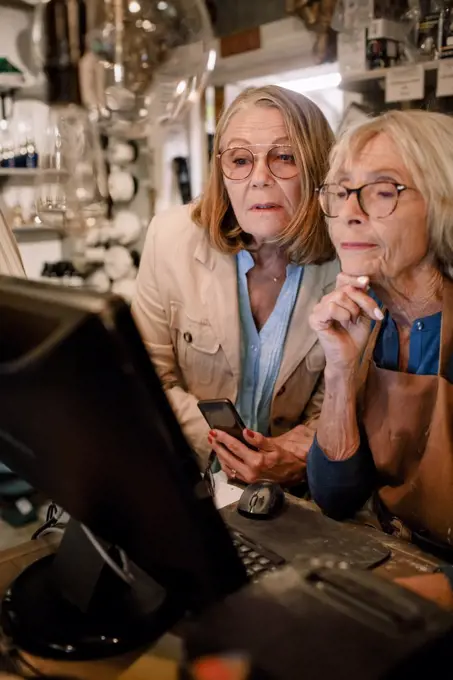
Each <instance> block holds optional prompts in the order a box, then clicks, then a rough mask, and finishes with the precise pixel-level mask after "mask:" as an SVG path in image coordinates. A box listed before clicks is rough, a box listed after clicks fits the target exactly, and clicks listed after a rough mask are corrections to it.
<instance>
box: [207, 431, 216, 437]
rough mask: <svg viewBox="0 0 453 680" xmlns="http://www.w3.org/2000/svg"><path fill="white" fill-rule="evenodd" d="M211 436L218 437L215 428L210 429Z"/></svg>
mask: <svg viewBox="0 0 453 680" xmlns="http://www.w3.org/2000/svg"><path fill="white" fill-rule="evenodd" d="M209 436H210V437H212V438H213V439H215V438H216V437H217V433H216V432H214V430H209Z"/></svg>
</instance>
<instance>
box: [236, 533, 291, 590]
mask: <svg viewBox="0 0 453 680" xmlns="http://www.w3.org/2000/svg"><path fill="white" fill-rule="evenodd" d="M231 538H232V540H233V543H234V545H235V547H236V550H237V551H238V554H239V557H240V558H241V560H242V563H243V565H244V567H245V569H246V571H247V576H248V577H249V578H251V579H255V578H257V577H258V576H261V575H262V574H264V573H265V572H267V571H275V569H277V568H278V567H281V566H282V565H283V564H285V561H286V560H284V559H283V557H280V555H277V553H274V552H272V550H269V549H268V548H264V547H263V546H262V545H260V544H259V543H255V542H254V541H252V540H251V539H250V538H247V536H244V534H240V533H239V532H238V531H233V532H232V533H231Z"/></svg>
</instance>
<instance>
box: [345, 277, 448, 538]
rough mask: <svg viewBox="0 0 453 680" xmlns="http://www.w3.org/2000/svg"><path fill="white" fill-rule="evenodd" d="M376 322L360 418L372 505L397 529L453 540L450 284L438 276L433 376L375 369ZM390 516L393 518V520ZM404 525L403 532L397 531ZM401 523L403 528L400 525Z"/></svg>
mask: <svg viewBox="0 0 453 680" xmlns="http://www.w3.org/2000/svg"><path fill="white" fill-rule="evenodd" d="M379 330H380V324H376V326H375V328H374V329H373V332H372V333H371V335H370V339H369V341H368V344H367V347H366V349H365V352H364V356H363V361H362V366H361V371H360V374H361V376H365V375H366V376H367V378H366V383H365V385H364V388H363V394H362V398H361V399H360V400H359V404H361V409H360V410H361V421H362V423H363V426H364V429H365V432H366V434H367V437H368V442H369V446H370V450H371V453H372V455H373V459H374V463H375V465H376V468H377V470H378V474H379V489H378V492H377V495H378V505H379V506H380V507H381V508H382V509H383V510H384V513H383V514H384V516H387V518H390V519H391V522H390V524H391V525H392V526H393V527H394V528H395V527H396V526H397V525H398V522H400V523H401V526H400V527H399V528H400V532H399V533H400V534H402V535H403V536H405V537H406V538H411V532H414V533H421V534H422V535H423V534H424V535H426V536H429V537H430V538H432V539H433V540H434V541H440V543H442V544H448V545H452V546H453V385H452V384H451V383H450V382H449V381H448V380H447V379H446V377H445V375H446V371H447V368H448V363H449V359H450V357H451V354H452V351H453V283H452V282H451V281H449V280H447V279H446V280H445V283H444V298H443V313H442V330H441V341H440V358H439V373H438V375H413V374H410V373H402V372H400V371H389V370H386V369H383V368H378V367H377V366H376V364H375V363H374V361H373V359H372V357H373V351H374V348H375V345H376V341H377V338H378V334H379ZM395 520H396V521H395ZM404 527H405V528H406V533H405V530H404ZM401 529H402V531H401Z"/></svg>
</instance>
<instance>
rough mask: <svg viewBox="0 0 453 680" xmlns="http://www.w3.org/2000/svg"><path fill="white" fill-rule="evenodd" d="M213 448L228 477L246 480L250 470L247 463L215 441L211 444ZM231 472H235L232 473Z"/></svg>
mask: <svg viewBox="0 0 453 680" xmlns="http://www.w3.org/2000/svg"><path fill="white" fill-rule="evenodd" d="M213 449H214V451H215V452H216V455H217V458H218V459H219V462H220V465H221V466H222V469H223V471H224V472H225V474H226V475H227V476H228V477H230V478H231V477H233V478H234V479H236V478H237V479H240V480H242V481H243V482H248V481H249V478H250V470H249V468H248V467H247V465H246V464H245V463H244V462H243V461H242V460H241V459H240V458H236V456H234V455H233V454H232V453H231V452H230V451H229V450H228V449H227V448H226V446H224V445H223V444H220V443H219V442H216V443H215V444H213ZM232 472H234V473H235V474H234V475H232Z"/></svg>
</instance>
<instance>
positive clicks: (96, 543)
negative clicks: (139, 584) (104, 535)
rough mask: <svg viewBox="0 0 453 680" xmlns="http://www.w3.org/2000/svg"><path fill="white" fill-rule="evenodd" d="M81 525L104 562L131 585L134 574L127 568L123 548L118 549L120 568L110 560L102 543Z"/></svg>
mask: <svg viewBox="0 0 453 680" xmlns="http://www.w3.org/2000/svg"><path fill="white" fill-rule="evenodd" d="M80 526H81V527H82V530H83V532H84V534H85V536H86V537H87V538H88V540H89V541H90V543H91V545H92V546H93V547H94V548H95V549H96V550H97V551H98V553H99V554H100V556H101V557H102V559H103V560H104V561H105V563H106V564H108V565H109V567H110V569H112V570H113V571H114V572H115V574H116V575H117V576H118V577H119V578H120V579H121V580H122V581H124V582H125V583H127V584H128V585H131V584H132V583H133V582H134V580H135V579H134V576H133V574H131V572H130V571H129V568H128V562H127V557H126V554H125V553H124V551H123V550H120V551H119V553H120V557H121V562H122V564H123V569H121V568H120V567H119V566H118V565H117V563H116V562H115V561H114V560H112V558H111V557H110V555H109V554H108V553H107V551H106V550H104V548H103V547H102V545H101V544H100V543H99V541H98V540H97V538H96V537H95V536H94V535H93V534H92V533H91V531H90V530H89V529H88V528H87V527H86V526H85V525H84V524H81V525H80Z"/></svg>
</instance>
